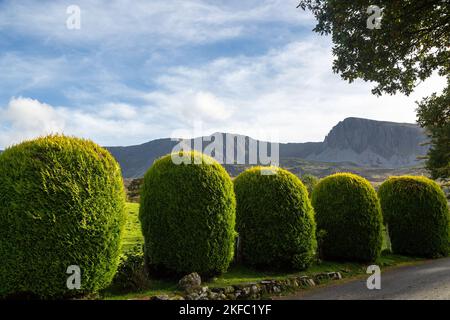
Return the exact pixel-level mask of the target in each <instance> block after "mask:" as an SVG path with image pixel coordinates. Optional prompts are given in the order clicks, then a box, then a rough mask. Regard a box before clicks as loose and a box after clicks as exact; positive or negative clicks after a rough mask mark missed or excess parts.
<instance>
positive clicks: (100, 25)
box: [0, 0, 312, 47]
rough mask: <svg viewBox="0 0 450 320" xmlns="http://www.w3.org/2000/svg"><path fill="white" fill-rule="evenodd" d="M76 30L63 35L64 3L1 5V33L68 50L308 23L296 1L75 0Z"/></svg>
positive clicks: (205, 38) (208, 38)
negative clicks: (65, 46)
mask: <svg viewBox="0 0 450 320" xmlns="http://www.w3.org/2000/svg"><path fill="white" fill-rule="evenodd" d="M75 3H76V5H77V6H79V7H80V9H81V29H80V30H68V29H67V28H66V20H67V18H68V15H67V13H66V8H67V7H68V6H69V5H71V4H73V3H71V2H67V1H32V0H25V1H20V2H18V1H11V0H9V1H6V2H4V3H3V4H0V9H1V10H0V30H2V29H5V28H12V29H14V30H16V31H18V32H22V33H24V34H27V35H35V36H36V37H44V38H45V39H46V41H48V42H49V43H52V42H54V41H57V42H63V43H67V44H71V45H75V46H76V45H77V43H76V42H78V43H79V44H80V45H82V44H85V43H94V42H95V43H98V42H101V43H103V44H108V45H109V46H113V47H117V46H124V45H125V46H127V45H129V44H132V45H134V43H135V42H134V41H135V40H136V39H142V38H143V37H146V38H147V39H148V40H150V41H149V44H150V45H153V46H155V45H156V46H158V45H163V46H179V45H183V44H193V43H207V42H216V41H219V40H223V39H230V38H234V37H237V36H241V35H242V34H255V33H257V30H255V23H261V22H265V21H267V20H270V21H271V22H281V23H290V24H294V25H305V24H310V23H311V21H312V18H311V17H310V16H309V15H308V14H306V13H304V12H303V11H301V10H298V9H296V6H297V1H296V0H247V1H245V2H243V1H236V0H233V1H217V0H172V1H166V0H152V1H147V0H134V1H132V2H130V1H123V0H122V1H121V0H108V1H107V0H103V1H90V0H78V1H76V2H75Z"/></svg>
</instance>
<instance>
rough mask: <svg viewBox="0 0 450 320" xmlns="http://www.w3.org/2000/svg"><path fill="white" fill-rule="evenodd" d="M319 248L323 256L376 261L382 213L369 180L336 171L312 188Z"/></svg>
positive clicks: (379, 250)
mask: <svg viewBox="0 0 450 320" xmlns="http://www.w3.org/2000/svg"><path fill="white" fill-rule="evenodd" d="M312 205H313V207H314V210H315V212H316V222H317V232H318V238H319V249H320V252H321V255H322V257H323V258H324V259H336V260H351V261H375V260H376V259H377V258H378V257H379V255H380V253H381V247H382V243H383V236H382V227H383V224H382V223H383V222H382V214H381V210H380V204H379V201H378V197H377V194H376V192H375V190H374V189H373V187H372V186H371V185H370V183H369V182H368V181H367V180H365V179H363V178H362V177H359V176H357V175H354V174H350V173H338V174H334V175H331V176H328V177H326V178H324V179H322V180H321V181H320V182H319V183H318V184H317V186H316V187H315V188H314V191H313V194H312Z"/></svg>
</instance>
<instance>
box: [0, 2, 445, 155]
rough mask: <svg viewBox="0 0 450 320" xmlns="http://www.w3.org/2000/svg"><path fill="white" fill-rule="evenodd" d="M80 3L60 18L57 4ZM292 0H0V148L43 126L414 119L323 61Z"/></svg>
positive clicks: (274, 135) (306, 19)
mask: <svg viewBox="0 0 450 320" xmlns="http://www.w3.org/2000/svg"><path fill="white" fill-rule="evenodd" d="M70 5H77V6H78V7H79V8H80V9H81V28H80V29H79V30H70V29H68V28H67V26H66V21H67V19H68V18H69V14H67V12H66V10H67V7H68V6H70ZM296 5H297V0H245V1H238V0H231V1H230V0H227V1H225V0H223V1H212V0H211V1H208V0H172V1H171V0H147V1H143V0H135V1H114V0H113V1H92V0H91V1H87V0H83V1H81V0H80V1H78V0H71V1H42V0H41V1H27V0H24V1H12V0H11V1H8V0H6V1H5V0H3V1H0V84H1V85H0V148H4V147H6V146H9V145H11V144H13V143H17V142H19V141H22V140H23V139H29V138H33V137H36V136H39V135H43V134H48V133H57V132H61V133H65V134H69V135H76V136H82V137H86V138H90V139H93V140H94V141H96V142H98V143H100V144H102V145H131V144H138V143H143V142H146V141H148V140H151V139H155V138H160V137H178V136H197V135H200V134H211V133H213V132H216V131H226V132H233V133H240V134H247V135H251V136H252V137H255V138H260V139H271V140H278V141H281V142H287V141H290V142H296V141H299V142H301V141H321V140H323V138H324V136H325V135H326V134H327V133H328V131H329V130H330V129H331V127H332V126H333V125H335V124H336V123H337V122H338V121H341V120H343V119H344V118H346V117H349V116H356V117H365V118H371V119H379V120H388V121H400V122H413V121H414V120H415V112H414V110H415V107H416V106H415V104H414V101H415V100H417V99H420V98H421V97H422V96H425V95H427V94H429V93H431V92H433V91H438V90H439V89H440V88H442V87H443V83H444V82H443V80H442V79H439V78H438V77H433V78H432V79H430V81H427V82H426V83H424V84H422V85H421V86H420V87H419V88H418V89H417V91H416V93H415V94H414V95H413V96H411V97H404V96H393V97H392V96H387V97H382V98H376V97H373V96H372V95H371V93H370V89H371V88H372V85H371V84H368V83H363V82H355V83H353V84H348V83H346V82H344V81H342V80H340V78H339V76H337V75H335V74H333V73H332V71H331V63H332V55H331V43H330V39H328V38H326V37H321V36H319V35H317V34H315V33H313V32H312V31H311V29H312V28H313V26H314V19H313V17H312V16H311V15H310V14H308V13H304V12H302V11H301V10H299V9H296Z"/></svg>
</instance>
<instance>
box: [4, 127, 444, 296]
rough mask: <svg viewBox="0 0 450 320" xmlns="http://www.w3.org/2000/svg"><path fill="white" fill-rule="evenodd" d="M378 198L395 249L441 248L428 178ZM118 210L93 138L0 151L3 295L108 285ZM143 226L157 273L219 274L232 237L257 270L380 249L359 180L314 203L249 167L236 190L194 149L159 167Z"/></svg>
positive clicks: (323, 191)
mask: <svg viewBox="0 0 450 320" xmlns="http://www.w3.org/2000/svg"><path fill="white" fill-rule="evenodd" d="M174 155H175V156H176V157H177V160H180V158H181V159H182V161H181V164H175V162H174V161H173V160H174V159H173V158H174ZM178 162H179V161H178ZM379 194H380V197H381V208H382V209H383V213H384V216H385V222H387V224H388V228H389V233H390V236H391V241H392V247H393V250H394V251H395V252H398V253H404V254H410V255H423V256H430V257H436V256H440V255H444V254H446V253H447V252H446V250H448V245H449V230H450V222H449V221H450V219H449V211H448V207H447V203H446V201H445V197H444V195H443V192H442V191H441V190H440V188H439V187H438V186H437V185H436V184H435V183H434V182H432V181H430V180H428V179H426V178H417V177H416V178H415V177H398V178H391V179H389V180H388V181H386V182H385V183H384V184H383V185H382V186H381V188H380V191H379ZM124 203H125V194H124V190H123V183H122V177H121V173H120V167H119V165H118V164H117V162H116V161H115V160H114V159H113V157H112V156H111V155H110V154H109V153H108V152H107V151H106V150H105V149H103V148H101V147H99V146H98V145H96V144H94V143H92V142H90V141H87V140H82V139H77V138H68V137H64V136H49V137H45V138H39V139H36V140H33V141H28V142H24V143H22V144H19V145H17V146H13V147H11V148H8V149H7V150H6V151H5V152H4V153H2V154H1V155H0V257H1V259H0V297H4V296H10V295H12V294H28V293H31V294H33V295H36V296H39V297H45V298H52V297H68V296H72V295H73V294H74V293H76V294H84V293H91V292H96V291H98V290H100V289H103V288H105V287H107V286H108V285H109V284H110V283H111V280H112V278H113V276H114V274H115V272H116V270H117V265H118V261H119V255H120V244H121V237H122V232H123V226H124V221H125V213H124ZM313 207H314V209H315V213H314V209H313ZM140 219H141V226H142V231H143V234H144V237H145V252H144V256H145V260H146V264H147V265H148V266H149V267H150V270H151V271H152V272H155V273H158V274H161V273H162V274H167V273H169V274H184V273H189V272H193V271H196V272H199V273H202V274H206V275H212V274H216V273H220V272H224V271H225V270H227V268H228V267H229V265H230V263H231V262H232V260H233V256H234V252H235V240H236V236H237V233H236V231H235V230H237V232H238V233H239V238H238V239H239V241H237V243H238V245H237V247H238V248H237V249H238V250H237V252H238V256H239V258H241V260H242V263H244V264H247V265H250V266H255V267H264V268H267V267H269V268H283V269H304V268H306V267H308V266H309V265H310V264H311V263H312V262H313V261H314V259H315V256H316V251H317V240H316V238H317V239H318V240H319V250H320V252H321V255H322V257H324V258H326V259H344V260H357V261H373V260H375V259H376V258H377V257H378V256H379V254H380V251H381V242H382V235H381V230H382V215H381V209H380V205H379V201H378V199H377V194H376V193H375V191H374V189H373V188H372V187H371V186H370V184H369V183H368V182H367V181H366V180H364V179H363V178H361V177H358V176H356V175H352V174H336V175H332V176H330V177H327V178H325V179H323V180H321V181H320V182H319V183H318V184H317V186H315V187H314V189H313V192H312V204H311V201H310V199H309V197H308V191H307V190H306V188H305V186H304V185H303V184H302V182H301V181H300V180H299V179H298V178H297V177H296V176H295V175H293V174H292V173H289V172H288V171H286V170H283V169H279V168H261V167H256V168H252V169H249V170H247V171H245V172H244V173H242V174H241V175H240V176H239V177H237V178H236V179H235V181H234V184H233V182H232V180H231V178H230V177H229V175H228V174H227V172H226V171H225V169H224V168H223V167H222V166H220V165H219V164H218V163H217V162H215V161H214V160H213V159H212V158H209V157H207V156H205V155H203V154H201V153H196V152H192V153H178V154H172V155H168V156H166V157H163V158H161V159H159V160H158V161H156V162H155V163H154V165H153V166H152V167H151V168H150V169H149V171H148V172H147V174H146V175H145V179H144V185H143V190H142V193H141V207H140ZM316 224H317V226H316ZM71 265H76V266H79V267H80V269H81V272H82V281H81V290H78V291H73V290H70V289H69V288H68V287H67V285H66V280H67V277H68V274H66V270H67V268H68V266H71Z"/></svg>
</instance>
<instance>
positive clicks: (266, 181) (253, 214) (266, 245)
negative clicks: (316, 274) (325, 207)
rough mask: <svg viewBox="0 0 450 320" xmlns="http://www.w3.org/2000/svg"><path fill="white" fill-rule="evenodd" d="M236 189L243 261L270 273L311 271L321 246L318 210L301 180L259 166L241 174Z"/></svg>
mask: <svg viewBox="0 0 450 320" xmlns="http://www.w3.org/2000/svg"><path fill="white" fill-rule="evenodd" d="M270 171H273V172H272V173H274V174H268V173H271V172H270ZM234 188H235V192H236V201H237V210H236V226H237V231H238V233H239V254H240V258H241V259H242V262H243V263H244V264H246V265H250V266H254V267H258V268H266V269H267V268H270V269H297V270H301V269H305V268H307V267H308V266H309V265H310V264H311V262H313V259H314V256H315V251H316V246H317V244H316V239H315V222H314V213H313V209H312V207H311V203H310V201H309V198H308V192H307V190H306V187H305V186H304V185H303V183H302V182H301V181H300V179H299V178H297V177H296V176H295V175H294V174H292V173H290V172H288V171H286V170H283V169H279V168H270V167H269V168H266V167H255V168H251V169H248V170H247V171H245V172H243V173H241V174H240V175H239V176H238V177H237V178H236V179H235V181H234Z"/></svg>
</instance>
